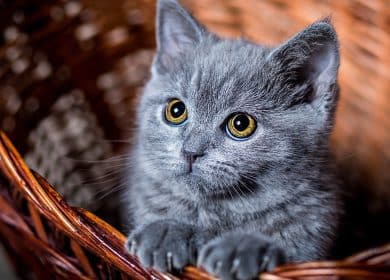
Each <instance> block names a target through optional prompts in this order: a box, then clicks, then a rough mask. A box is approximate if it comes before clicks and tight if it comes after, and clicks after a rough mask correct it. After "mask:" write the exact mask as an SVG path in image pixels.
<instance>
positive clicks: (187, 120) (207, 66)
mask: <svg viewBox="0 0 390 280" xmlns="http://www.w3.org/2000/svg"><path fill="white" fill-rule="evenodd" d="M259 28H260V27H259ZM338 66H339V52H338V42H337V37H336V34H335V31H334V29H333V27H332V25H331V24H330V23H329V22H328V21H320V22H316V23H314V24H312V25H311V26H309V27H308V28H306V29H305V30H303V31H302V32H300V33H299V34H297V35H296V36H294V37H293V38H291V39H290V40H288V41H287V42H285V43H284V44H282V45H280V46H278V47H276V48H266V47H262V46H259V45H257V44H254V43H251V42H248V41H245V40H242V39H240V40H228V39H221V38H219V37H218V36H216V35H215V34H212V33H210V32H208V31H207V30H206V29H205V28H204V27H203V26H201V25H200V24H199V23H198V22H197V21H196V20H195V19H194V18H193V17H192V16H191V15H190V14H189V13H188V12H187V11H186V10H184V9H183V7H182V6H180V4H178V3H177V1H175V0H160V1H158V15H157V53H156V56H155V59H154V62H153V66H152V78H151V80H150V81H149V83H148V84H147V86H146V89H145V93H144V95H143V97H142V100H141V103H140V108H139V114H138V118H139V126H140V128H139V134H138V135H139V149H140V152H141V154H140V158H139V160H141V161H142V162H143V164H144V167H145V168H148V170H149V171H150V173H151V174H152V175H153V176H155V177H156V178H160V179H161V180H175V181H177V182H179V183H182V186H183V190H185V191H191V192H194V193H200V194H204V195H215V194H221V193H229V192H231V191H232V190H231V188H232V187H237V186H238V185H246V186H248V185H250V184H248V182H250V181H252V180H256V178H257V177H258V176H261V174H262V172H265V170H267V169H269V168H280V167H281V166H286V163H288V165H291V166H292V167H293V166H294V165H297V164H298V163H299V162H300V161H302V160H315V158H314V157H316V156H319V155H320V154H321V153H319V151H322V150H326V148H327V141H328V136H329V133H330V130H331V126H332V122H333V115H334V110H335V105H336V100H337V86H336V82H337V70H338ZM310 157H312V158H310Z"/></svg>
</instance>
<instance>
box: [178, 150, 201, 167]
mask: <svg viewBox="0 0 390 280" xmlns="http://www.w3.org/2000/svg"><path fill="white" fill-rule="evenodd" d="M183 155H184V158H185V159H186V160H187V162H188V171H189V172H192V164H193V163H194V162H195V160H196V159H197V158H199V157H202V156H204V152H194V151H188V150H185V149H184V150H183Z"/></svg>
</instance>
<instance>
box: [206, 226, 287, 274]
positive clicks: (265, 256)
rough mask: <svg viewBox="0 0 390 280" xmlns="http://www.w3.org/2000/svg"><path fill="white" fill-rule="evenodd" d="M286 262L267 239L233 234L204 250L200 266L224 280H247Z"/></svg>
mask: <svg viewBox="0 0 390 280" xmlns="http://www.w3.org/2000/svg"><path fill="white" fill-rule="evenodd" d="M285 260H286V258H285V254H284V252H283V251H282V250H281V249H280V248H279V247H277V246H275V245H273V244H272V243H271V242H270V241H269V240H266V239H265V238H262V237H259V236H256V235H251V234H239V233H230V234H226V235H224V236H222V237H218V238H215V239H213V240H211V241H210V242H208V243H207V244H206V245H205V246H204V247H203V248H202V249H201V251H200V254H199V258H198V266H201V267H203V268H204V269H206V270H207V271H208V272H209V273H211V274H214V275H215V276H217V277H219V278H221V279H223V280H231V279H239V280H248V279H254V278H256V277H257V276H258V274H259V273H260V272H263V271H270V270H272V269H273V268H275V267H276V266H277V265H279V264H282V263H284V262H285Z"/></svg>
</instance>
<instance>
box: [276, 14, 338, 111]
mask: <svg viewBox="0 0 390 280" xmlns="http://www.w3.org/2000/svg"><path fill="white" fill-rule="evenodd" d="M268 58H269V59H270V60H271V61H272V63H273V64H275V63H276V64H278V66H279V67H278V68H279V69H280V72H281V74H282V75H283V80H284V81H285V82H287V83H289V86H290V87H292V88H296V89H298V88H301V89H304V90H302V91H299V90H298V91H296V92H295V94H297V95H300V96H295V97H292V98H294V99H295V101H296V100H310V101H311V102H312V103H313V104H314V105H318V107H320V109H322V110H325V111H330V110H333V109H334V108H335V105H336V101H337V95H338V90H337V73H338V67H339V64H340V57H339V44H338V40H337V35H336V32H335V30H334V29H333V26H332V24H331V23H330V21H329V19H325V20H323V21H319V22H316V23H314V24H312V25H311V26H309V27H308V28H306V29H304V30H303V31H301V32H300V33H298V34H297V35H296V36H294V37H293V38H292V39H290V40H289V41H287V42H286V43H285V44H283V45H282V46H280V47H279V48H277V49H275V50H274V51H273V52H271V54H270V55H269V56H268ZM305 89H306V90H305ZM304 94H306V95H309V96H303V95H304Z"/></svg>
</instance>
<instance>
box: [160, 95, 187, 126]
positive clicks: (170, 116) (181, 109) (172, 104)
mask: <svg viewBox="0 0 390 280" xmlns="http://www.w3.org/2000/svg"><path fill="white" fill-rule="evenodd" d="M187 116H188V113H187V108H186V105H184V103H183V102H182V101H181V100H179V99H172V100H170V101H169V103H168V105H167V106H166V107H165V119H166V120H167V122H169V123H170V124H173V125H179V124H182V123H183V122H185V120H187Z"/></svg>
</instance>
